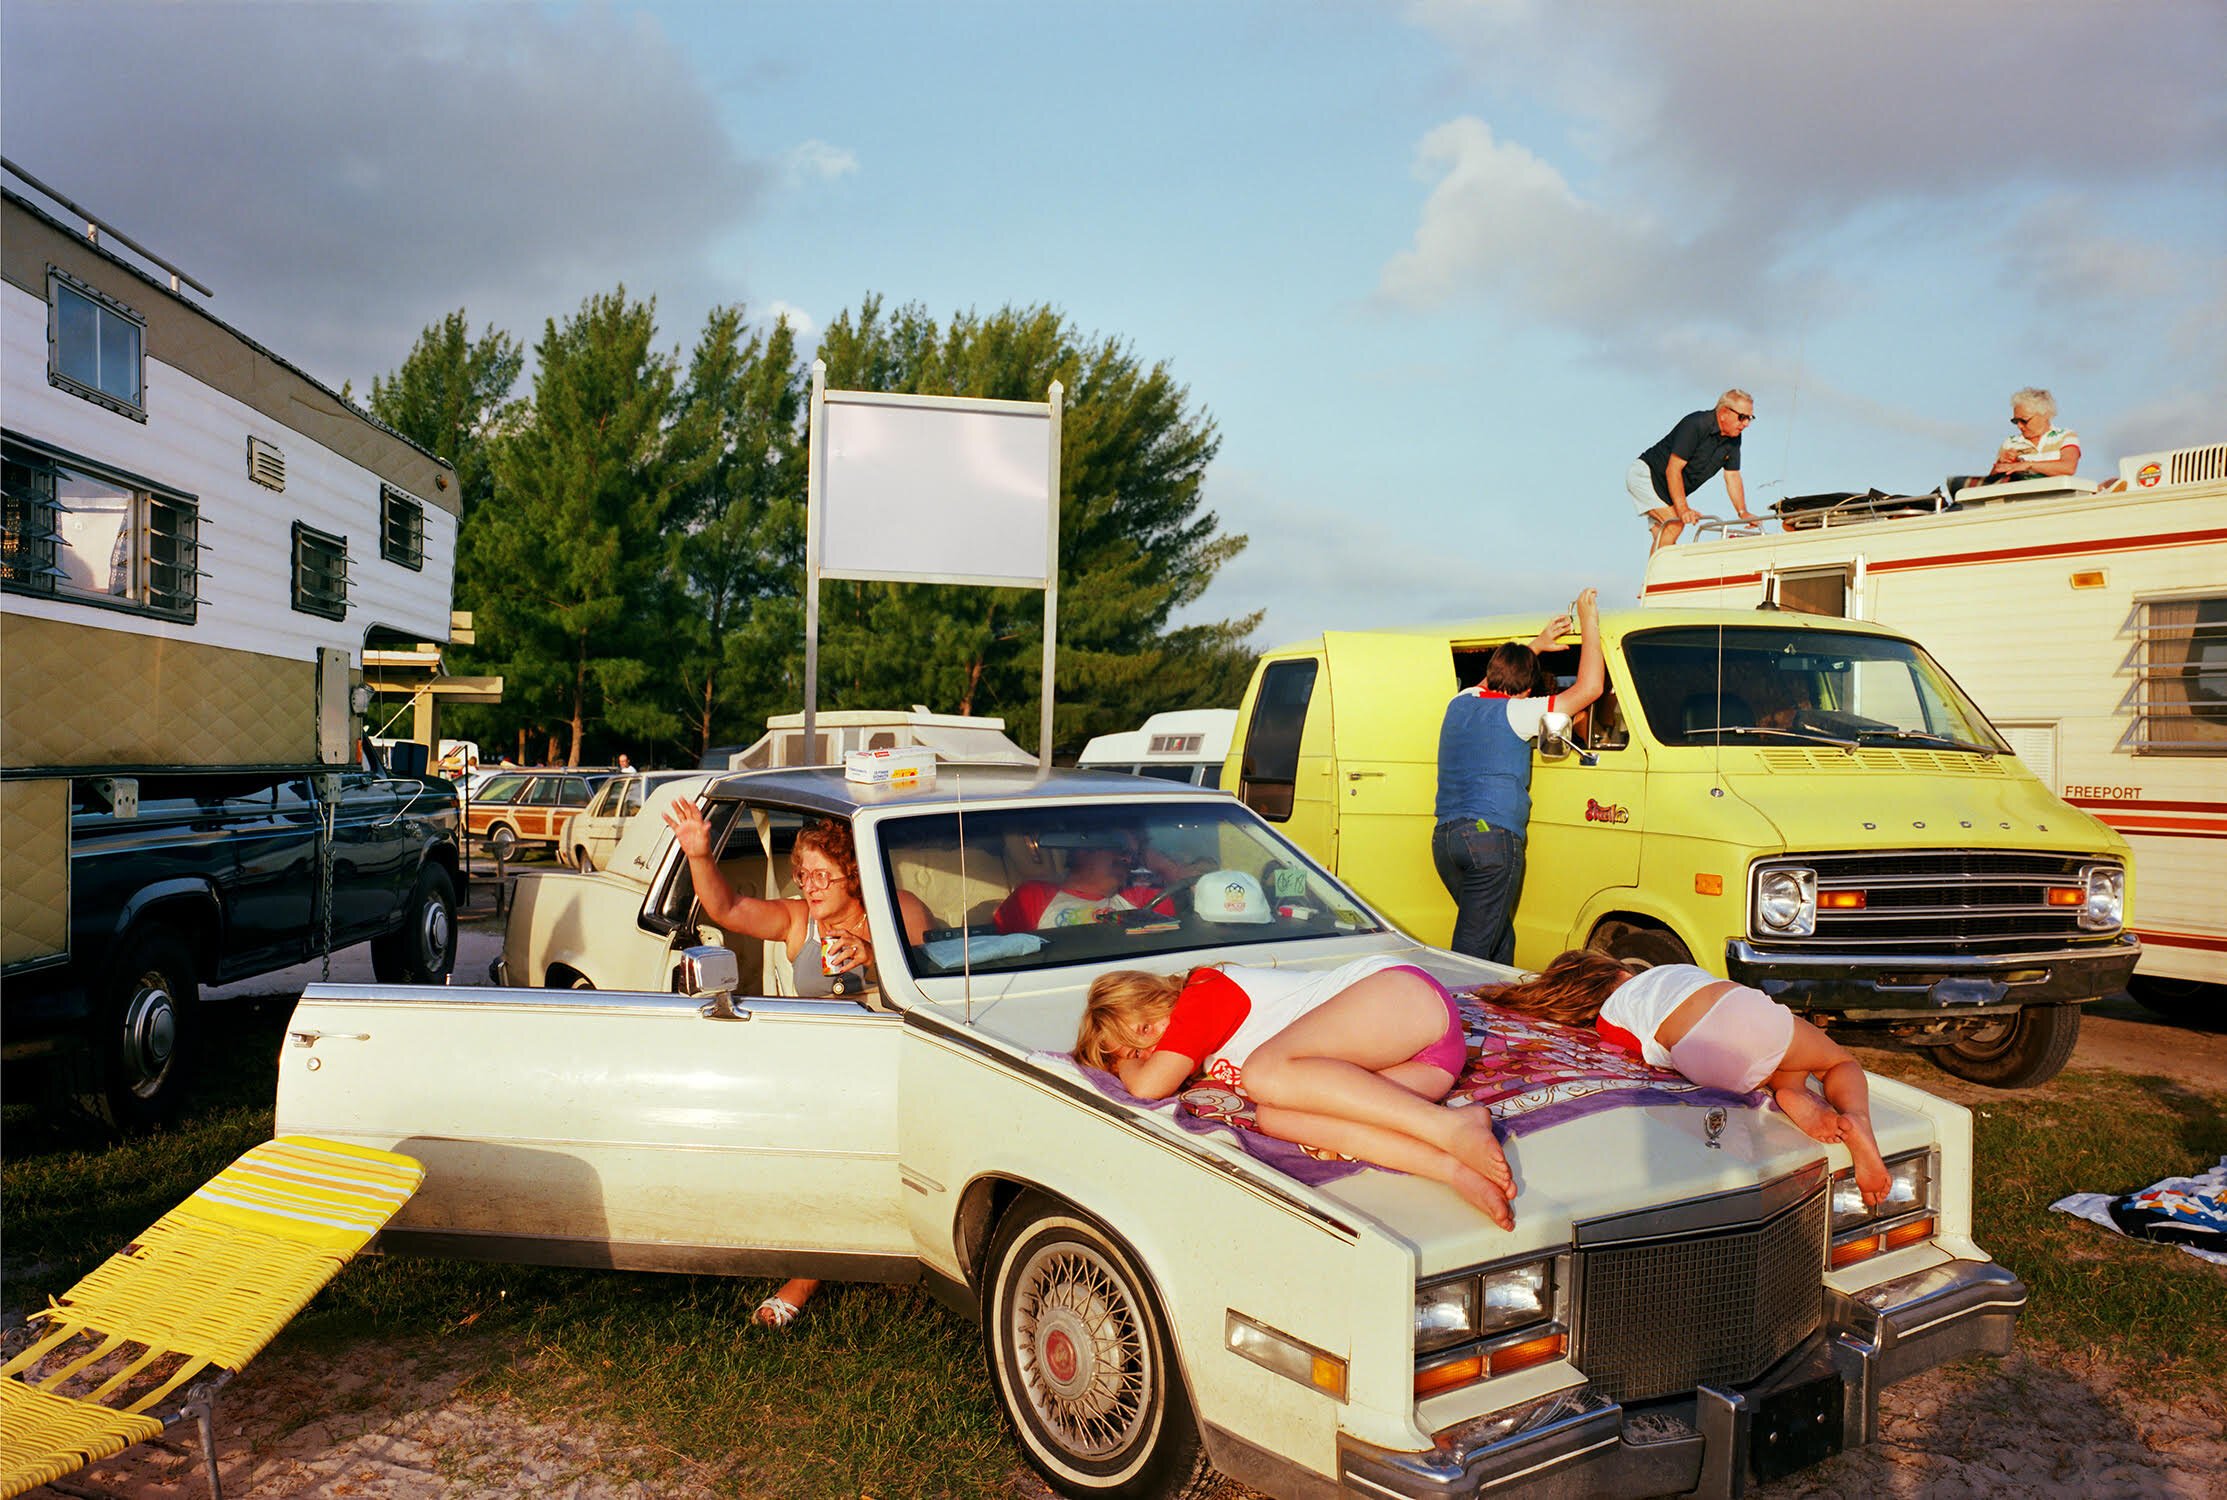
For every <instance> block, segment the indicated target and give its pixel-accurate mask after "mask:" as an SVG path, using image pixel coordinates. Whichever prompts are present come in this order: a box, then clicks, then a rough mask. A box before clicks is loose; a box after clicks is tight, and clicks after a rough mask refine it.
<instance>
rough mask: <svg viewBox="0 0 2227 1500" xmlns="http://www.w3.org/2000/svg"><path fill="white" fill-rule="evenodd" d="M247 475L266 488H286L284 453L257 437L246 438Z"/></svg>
mask: <svg viewBox="0 0 2227 1500" xmlns="http://www.w3.org/2000/svg"><path fill="white" fill-rule="evenodd" d="M247 477H248V478H250V479H252V480H254V481H255V482H256V483H257V484H259V485H261V486H263V488H265V489H267V490H283V489H285V488H286V455H285V454H283V453H281V452H279V451H278V449H276V448H274V447H272V446H271V445H270V444H269V443H266V442H264V441H263V440H262V439H261V438H259V437H251V438H249V439H248V440H247Z"/></svg>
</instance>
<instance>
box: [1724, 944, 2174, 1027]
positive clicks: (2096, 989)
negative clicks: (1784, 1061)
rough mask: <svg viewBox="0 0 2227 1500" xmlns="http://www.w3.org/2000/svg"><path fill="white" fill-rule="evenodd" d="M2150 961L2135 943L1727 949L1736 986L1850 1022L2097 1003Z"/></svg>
mask: <svg viewBox="0 0 2227 1500" xmlns="http://www.w3.org/2000/svg"><path fill="white" fill-rule="evenodd" d="M2141 956H2142V944H2141V942H2140V941H2139V940H2138V939H2137V938H2135V936H2134V935H2133V934H2132V933H2126V934H2122V935H2121V936H2119V937H2116V938H2113V939H2112V940H2110V941H2109V942H2106V943H2094V944H2088V945H2083V946H2080V947H2067V948H2052V949H2049V950H2048V951H2046V952H2041V953H1953V954H1952V953H1890V954H1882V953H1835V952H1831V951H1829V950H1828V951H1810V952H1795V951H1789V950H1786V949H1781V948H1759V947H1757V946H1756V945H1755V944H1753V943H1751V942H1749V941H1747V940H1746V939H1745V938H1733V939H1731V940H1730V941H1728V942H1727V943H1726V944H1725V945H1724V963H1725V969H1724V974H1725V977H1726V978H1727V979H1733V980H1737V981H1739V982H1740V983H1741V984H1746V985H1752V986H1754V987H1755V988H1756V989H1759V990H1761V991H1763V993H1764V994H1766V995H1769V996H1770V997H1771V998H1772V999H1774V1000H1778V1001H1780V1002H1782V1003H1784V1004H1786V1005H1790V1006H1792V1007H1793V1008H1794V1009H1796V1010H1830V1011H1845V1012H1847V1014H1848V1017H1849V1019H1850V1020H1856V1021H1866V1020H1873V1021H1888V1020H1935V1019H1938V1018H1940V1017H1941V1016H1944V1015H1967V1014H1985V1013H1986V1012H1988V1011H2007V1010H2020V1009H2023V1008H2024V1007H2026V1006H2029V1005H2064V1004H2073V1003H2076V1002H2078V1001H2082V1000H2093V999H2095V998H2096V997H2097V996H2099V995H2108V994H2110V993H2111V992H2112V991H2114V990H2119V989H2124V988H2125V987H2126V982H2127V977H2128V976H2129V975H2131V974H2132V973H2133V972H2134V964H2135V961H2136V960H2137V959H2139V958H2140V957H2141Z"/></svg>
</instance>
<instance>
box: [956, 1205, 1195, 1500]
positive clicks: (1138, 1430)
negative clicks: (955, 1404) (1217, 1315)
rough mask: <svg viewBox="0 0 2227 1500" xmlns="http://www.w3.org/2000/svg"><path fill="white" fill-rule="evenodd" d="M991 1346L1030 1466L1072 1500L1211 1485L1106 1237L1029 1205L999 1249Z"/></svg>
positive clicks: (993, 1256) (1010, 1219) (1186, 1405)
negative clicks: (1070, 1496) (1072, 1498)
mask: <svg viewBox="0 0 2227 1500" xmlns="http://www.w3.org/2000/svg"><path fill="white" fill-rule="evenodd" d="M987 1269H988V1273H989V1274H988V1278H987V1284H986V1291H987V1293H988V1296H987V1299H986V1312H987V1314H988V1315H987V1316H986V1317H985V1318H984V1319H983V1337H984V1340H985V1342H986V1344H987V1345H988V1353H989V1357H990V1371H991V1375H992V1377H993V1379H994V1380H995V1382H996V1386H997V1392H998V1397H999V1402H1000V1405H1001V1406H1002V1407H1003V1408H1004V1410H1005V1414H1006V1417H1007V1418H1008V1420H1009V1421H1011V1423H1012V1424H1013V1429H1014V1433H1015V1435H1016V1436H1017V1437H1018V1438H1019V1439H1020V1442H1021V1447H1022V1451H1023V1452H1024V1453H1025V1454H1026V1456H1027V1458H1028V1461H1029V1463H1030V1464H1031V1465H1032V1466H1033V1467H1034V1468H1035V1469H1036V1470H1037V1472H1038V1473H1040V1474H1042V1475H1043V1476H1044V1477H1045V1478H1046V1479H1047V1480H1049V1481H1050V1482H1051V1484H1052V1486H1053V1488H1055V1489H1057V1490H1059V1491H1060V1492H1061V1493H1062V1494H1066V1495H1075V1496H1118V1497H1123V1500H1142V1497H1146V1496H1175V1495H1183V1494H1187V1493H1191V1492H1192V1491H1193V1490H1195V1489H1196V1488H1197V1487H1198V1486H1199V1484H1200V1483H1201V1482H1202V1480H1203V1479H1204V1478H1205V1477H1206V1476H1209V1475H1211V1473H1212V1470H1211V1469H1209V1468H1208V1467H1207V1466H1206V1460H1205V1449H1204V1446H1203V1445H1202V1443H1201V1442H1200V1440H1199V1434H1198V1428H1197V1425H1196V1423H1195V1422H1194V1421H1193V1420H1192V1417H1191V1408H1190V1400H1189V1395H1188V1393H1187V1392H1186V1391H1185V1390H1184V1387H1183V1379H1182V1374H1181V1372H1180V1371H1179V1370H1177V1369H1176V1367H1175V1360H1174V1354H1173V1345H1172V1342H1171V1340H1170V1339H1169V1336H1168V1332H1167V1329H1166V1325H1165V1322H1164V1320H1163V1319H1162V1316H1161V1314H1160V1311H1159V1308H1158V1305H1157V1303H1156V1302H1155V1300H1154V1297H1153V1293H1152V1290H1151V1287H1150V1284H1149V1282H1148V1281H1147V1280H1146V1278H1145V1276H1144V1274H1143V1272H1142V1271H1141V1270H1140V1269H1139V1267H1138V1265H1137V1263H1136V1261H1135V1260H1134V1259H1133V1258H1132V1257H1131V1256H1130V1254H1129V1253H1128V1251H1127V1249H1126V1247H1124V1246H1122V1245H1121V1244H1120V1243H1119V1242H1118V1241H1116V1240H1115V1239H1114V1238H1113V1237H1112V1236H1111V1235H1109V1234H1107V1233H1106V1232H1105V1231H1104V1230H1103V1229H1101V1228H1100V1227H1099V1226H1098V1225H1096V1224H1094V1223H1092V1222H1090V1221H1089V1220H1087V1219H1084V1218H1082V1217H1080V1216H1079V1215H1076V1214H1074V1213H1072V1212H1070V1211H1068V1210H1066V1209H1064V1208H1062V1207H1060V1206H1058V1205H1054V1204H1050V1203H1047V1202H1044V1201H1042V1200H1028V1201H1024V1202H1023V1203H1021V1204H1017V1205H1016V1206H1015V1207H1014V1208H1013V1210H1012V1211H1010V1212H1009V1213H1008V1214H1007V1215H1006V1218H1005V1221H1004V1222H1003V1223H1001V1224H1000V1225H999V1228H998V1233H997V1236H996V1238H995V1240H994V1241H993V1243H992V1245H991V1248H990V1261H989V1266H988V1268H987Z"/></svg>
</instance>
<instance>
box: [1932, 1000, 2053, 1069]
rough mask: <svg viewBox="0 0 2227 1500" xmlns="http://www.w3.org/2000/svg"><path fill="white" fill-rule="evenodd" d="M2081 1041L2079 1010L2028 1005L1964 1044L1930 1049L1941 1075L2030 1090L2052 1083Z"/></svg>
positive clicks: (1965, 1039)
mask: <svg viewBox="0 0 2227 1500" xmlns="http://www.w3.org/2000/svg"><path fill="white" fill-rule="evenodd" d="M2079 1041H2080V1007H2079V1006H2077V1005H2029V1006H2027V1007H2026V1008H2025V1009H2024V1010H2022V1011H2020V1012H2019V1013H2018V1014H2017V1015H2016V1016H2011V1017H2005V1018H2003V1019H2001V1020H2000V1021H1999V1022H1998V1023H1997V1024H1995V1025H1990V1026H1986V1027H1983V1028H1982V1029H1981V1030H1979V1031H1977V1032H1974V1033H1972V1034H1970V1035H1967V1036H1966V1037H1965V1038H1964V1039H1963V1040H1962V1041H1959V1042H1955V1043H1952V1044H1951V1045H1949V1046H1946V1047H1934V1048H1931V1049H1929V1055H1930V1056H1931V1057H1932V1059H1933V1062H1934V1065H1935V1066H1936V1067H1938V1068H1940V1070H1941V1071H1942V1072H1944V1073H1948V1074H1951V1075H1952V1076H1954V1077H1957V1078H1962V1079H1965V1080H1967V1081H1969V1082H1972V1083H1984V1084H1988V1085H1990V1086H1991V1087H1994V1088H1999V1089H2030V1088H2033V1087H2034V1086H2036V1085H2037V1084H2043V1083H2047V1082H2048V1081H2049V1080H2050V1079H2052V1078H2055V1077H2056V1076H2057V1074H2058V1073H2059V1072H2060V1071H2061V1070H2062V1069H2063V1068H2064V1065H2065V1064H2066V1062H2067V1061H2069V1060H2070V1059H2071V1057H2072V1049H2073V1048H2074V1047H2075V1046H2077V1045H2078V1044H2079Z"/></svg>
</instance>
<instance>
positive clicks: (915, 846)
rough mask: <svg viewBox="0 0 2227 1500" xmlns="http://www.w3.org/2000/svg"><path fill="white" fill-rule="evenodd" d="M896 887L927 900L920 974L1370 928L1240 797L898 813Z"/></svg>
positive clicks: (886, 849)
mask: <svg viewBox="0 0 2227 1500" xmlns="http://www.w3.org/2000/svg"><path fill="white" fill-rule="evenodd" d="M880 842H881V849H882V854H883V858H884V861H885V862H886V865H887V874H888V878H889V880H890V881H891V883H892V884H893V885H894V886H895V888H896V889H897V890H899V891H903V892H909V893H911V894H912V895H914V896H917V897H918V898H919V899H920V901H921V902H922V904H923V905H925V906H926V907H927V909H928V916H929V922H930V926H929V929H928V932H927V934H926V938H925V940H924V941H923V942H922V943H920V944H917V945H915V946H914V947H913V948H912V949H911V951H910V954H909V959H910V963H911V967H912V971H913V973H914V974H915V975H917V976H920V977H922V978H926V977H929V976H933V975H938V974H954V973H958V972H959V971H960V970H961V969H963V968H971V969H973V970H976V971H982V972H987V971H1002V972H1011V971H1014V970H1023V969H1048V968H1057V967H1060V966H1062V965H1066V964H1077V963H1098V962H1103V961H1105V960H1107V959H1132V958H1144V957H1156V956H1161V955H1167V954H1177V953H1183V952H1186V951H1190V950H1193V949H1206V948H1226V947H1229V946H1231V945H1233V944H1244V943H1266V942H1275V941H1278V940H1281V939H1286V938H1293V937H1320V936H1327V935H1330V934H1336V933H1355V932H1374V931H1377V930H1378V928H1377V924H1376V922H1375V921H1374V920H1373V919H1372V918H1371V917H1370V916H1369V915H1368V913H1367V912H1365V911H1364V910H1362V908H1361V906H1360V904H1359V903H1358V902H1356V901H1355V900H1354V898H1353V897H1352V896H1351V895H1350V894H1348V893H1347V892H1346V891H1345V890H1344V889H1342V888H1341V887H1340V886H1339V885H1338V884H1337V883H1336V882H1335V881H1333V880H1331V879H1330V878H1329V877H1328V876H1326V875H1324V874H1323V873H1322V872H1321V871H1319V870H1317V869H1316V868H1315V867H1314V866H1313V865H1311V864H1309V863H1308V862H1307V860H1306V858H1305V857H1304V856H1303V855H1301V854H1300V853H1299V852H1298V851H1297V850H1296V849H1294V848H1292V847H1291V846H1290V845H1289V844H1286V843H1284V842H1283V841H1282V840H1281V839H1279V838H1277V837H1276V836H1275V834H1273V833H1271V832H1270V831H1269V830H1268V829H1267V828H1266V827H1264V826H1263V825H1262V824H1261V823H1260V821H1259V820H1258V819H1257V818H1255V817H1253V816H1252V815H1251V814H1249V813H1247V812H1246V811H1245V810H1244V809H1242V808H1240V807H1238V806H1237V805H1236V804H1234V803H1229V804H1224V805H1220V806H1217V805H1215V804H1212V803H1199V802H1173V801H1169V802H1157V801H1153V802H1146V801H1139V802H1131V803H1105V804H1098V805H1065V806H1045V807H1027V808H1010V809H1003V810H996V811H983V812H968V813H966V814H964V816H963V819H962V816H961V814H959V813H957V812H950V813H938V814H930V815H923V816H919V817H907V818H902V819H894V818H893V819H890V820H887V821H885V822H883V823H882V824H881V827H880Z"/></svg>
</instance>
